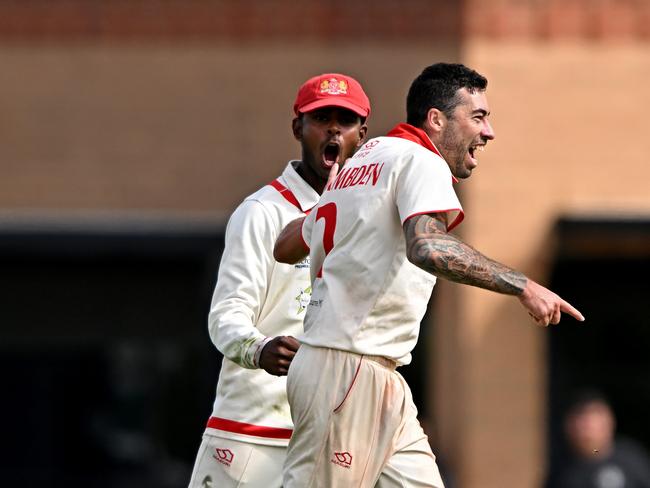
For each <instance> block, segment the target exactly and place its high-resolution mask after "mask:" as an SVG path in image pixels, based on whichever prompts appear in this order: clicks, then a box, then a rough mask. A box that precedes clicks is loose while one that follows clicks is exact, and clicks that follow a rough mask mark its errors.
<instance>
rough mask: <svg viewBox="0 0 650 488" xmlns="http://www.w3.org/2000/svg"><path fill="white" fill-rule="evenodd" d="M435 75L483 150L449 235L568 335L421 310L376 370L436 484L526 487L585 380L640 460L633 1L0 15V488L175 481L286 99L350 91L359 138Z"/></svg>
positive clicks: (638, 117)
mask: <svg viewBox="0 0 650 488" xmlns="http://www.w3.org/2000/svg"><path fill="white" fill-rule="evenodd" d="M437 61H454V62H456V61H457V62H463V63H465V64H467V65H469V66H471V67H473V68H475V69H477V70H478V71H480V72H481V73H483V74H485V75H486V76H487V77H488V79H489V87H488V96H489V101H490V105H491V108H492V112H493V115H492V122H493V126H494V128H495V130H496V134H497V139H496V141H494V142H493V143H491V144H489V145H488V150H487V151H486V153H485V154H484V155H482V157H481V161H480V163H481V164H480V167H479V168H478V169H477V170H476V171H475V173H474V177H473V178H471V179H470V180H468V181H464V182H462V183H461V184H459V185H458V189H459V192H460V193H461V199H462V201H463V203H464V207H465V210H466V220H465V222H464V223H463V225H462V226H461V227H460V229H459V233H460V234H461V235H462V237H463V238H464V239H465V240H467V241H468V242H469V243H471V244H472V245H474V246H475V247H477V248H478V249H480V250H482V251H484V252H485V253H486V254H487V255H489V256H491V257H493V258H495V259H498V260H501V261H504V262H506V263H508V264H510V265H512V266H514V267H517V268H519V269H522V270H523V271H525V272H526V273H528V274H529V275H530V276H532V277H533V278H536V279H538V280H540V281H542V282H543V283H546V284H550V285H551V286H552V287H553V288H554V289H555V290H556V291H558V292H559V293H560V294H561V295H563V296H564V297H565V298H566V299H568V300H569V301H571V302H572V303H574V305H576V306H577V307H578V308H579V309H580V310H581V311H582V312H583V313H584V314H585V316H586V317H587V322H586V323H585V324H584V325H578V324H577V323H576V322H574V321H572V320H565V321H563V323H562V324H561V325H560V326H557V327H553V328H551V329H549V330H546V329H545V330H542V329H538V328H536V327H534V326H533V325H531V322H530V321H529V318H528V317H527V315H526V314H525V313H524V312H523V311H522V309H521V308H520V307H519V305H518V304H517V302H516V300H513V299H509V298H505V297H500V296H497V295H494V294H491V293H488V292H484V291H481V290H476V289H469V288H466V287H462V286H458V285H450V284H446V283H442V284H440V285H439V287H437V288H436V290H435V292H434V299H433V300H432V306H431V310H430V313H429V314H428V317H427V319H426V321H425V322H426V323H425V324H424V327H423V333H422V339H421V341H420V344H419V346H418V349H417V351H416V357H415V361H414V364H413V365H411V366H410V367H408V368H406V370H405V372H404V374H405V376H407V377H408V379H409V382H410V383H411V384H412V386H413V389H414V393H415V396H416V398H417V401H418V403H419V407H420V410H421V413H422V416H423V421H424V422H425V423H426V425H427V426H428V429H429V432H430V433H431V441H432V445H433V446H434V449H435V451H436V452H437V453H439V454H440V457H441V460H442V462H443V463H444V466H445V470H446V472H447V473H448V476H449V480H450V483H449V484H450V486H454V487H457V488H475V487H480V488H527V487H531V488H534V487H538V486H540V485H541V483H542V481H543V479H544V477H545V476H546V473H547V471H548V470H549V469H553V468H555V467H557V466H559V465H561V464H562V461H563V455H564V446H563V443H562V438H561V425H560V418H561V414H562V409H563V407H564V403H565V401H566V399H567V398H568V397H569V395H570V394H571V393H572V391H574V390H575V389H576V388H578V387H581V386H585V385H589V386H594V387H598V388H600V389H602V390H603V391H605V392H606V393H607V394H608V396H609V397H610V399H611V400H612V403H613V406H614V408H615V410H616V412H617V414H618V425H619V431H621V432H623V433H625V434H628V435H630V436H632V437H634V438H636V439H637V440H639V441H640V442H642V443H644V444H645V446H646V447H650V423H648V421H647V412H648V410H649V409H650V382H648V378H649V377H650V357H649V356H648V354H647V350H648V348H650V320H649V319H648V315H649V313H650V305H648V300H647V296H648V292H649V291H650V290H649V287H648V284H647V280H646V277H647V276H648V272H649V271H650V165H649V164H648V163H649V162H650V161H649V159H648V156H647V154H648V150H647V148H646V147H645V146H646V144H647V143H648V139H649V135H650V132H649V123H648V107H650V90H648V88H647V86H648V79H649V78H650V0H616V1H614V0H482V1H479V0H465V1H452V0H428V1H427V0H400V1H392V0H373V1H366V2H363V1H359V2H348V1H343V0H330V1H328V2H319V1H316V0H303V1H301V2H295V1H289V0H259V1H244V0H139V1H133V0H103V1H102V0H29V1H26V0H0V67H1V69H0V270H1V272H0V365H1V369H2V373H3V385H5V388H4V394H3V397H4V398H3V401H2V402H1V403H0V405H1V406H0V412H1V413H2V417H3V419H4V424H5V427H4V428H3V433H4V435H3V442H2V443H1V447H0V453H1V456H0V483H1V484H2V485H3V486H19V485H20V486H34V487H36V486H38V487H41V488H42V487H50V486H52V487H55V486H56V487H58V486H65V487H76V486H94V487H118V486H119V487H130V486H138V487H148V486H157V487H181V486H185V484H186V483H187V480H188V476H189V470H190V469H191V465H192V462H193V458H194V456H195V454H196V449H197V448H198V444H199V442H200V435H201V433H202V430H203V427H204V424H205V421H206V419H207V417H208V415H209V412H210V407H211V402H212V399H213V389H214V386H215V384H216V378H217V373H218V367H219V363H220V358H219V357H218V354H217V353H216V350H215V349H214V347H213V346H212V345H211V343H210V341H209V338H208V335H207V330H206V316H207V310H208V306H209V300H210V295H211V292H212V287H213V285H214V280H215V277H216V271H217V267H218V262H219V257H220V252H221V246H222V238H223V231H224V226H225V222H226V219H227V217H228V215H229V213H230V212H231V211H232V210H233V208H234V207H235V206H236V205H237V204H238V203H239V202H240V201H241V199H242V198H243V197H244V196H246V195H247V194H249V193H250V192H252V191H254V190H255V189H257V188H258V187H260V186H261V185H263V184H265V183H267V182H268V181H270V180H271V179H272V178H273V177H275V176H276V175H277V174H278V173H279V172H280V171H281V169H282V168H283V166H284V164H285V163H286V161H287V160H289V159H291V158H298V157H299V156H300V154H299V146H298V144H297V143H296V142H295V141H294V140H293V139H292V136H291V132H290V121H291V117H292V112H291V106H292V103H293V98H294V96H295V92H296V90H297V88H298V86H299V85H300V84H301V83H302V82H303V81H304V80H305V79H307V78H308V77H310V76H312V75H315V74H318V73H322V72H328V71H340V72H345V73H349V74H351V75H353V76H355V77H356V78H358V79H359V80H360V81H361V82H362V83H363V84H364V86H365V88H366V91H367V93H368V94H369V96H370V98H371V100H372V103H373V114H372V116H371V118H370V121H369V126H370V135H371V136H374V135H381V134H382V133H384V132H385V131H386V130H388V129H389V128H391V127H392V125H393V124H394V123H396V122H398V121H403V120H404V118H405V115H404V105H405V103H404V100H405V95H406V91H407V89H408V86H409V85H410V82H411V81H412V79H413V78H414V77H415V76H416V75H417V74H419V72H420V71H421V69H422V68H423V67H424V66H426V65H429V64H431V63H433V62H437Z"/></svg>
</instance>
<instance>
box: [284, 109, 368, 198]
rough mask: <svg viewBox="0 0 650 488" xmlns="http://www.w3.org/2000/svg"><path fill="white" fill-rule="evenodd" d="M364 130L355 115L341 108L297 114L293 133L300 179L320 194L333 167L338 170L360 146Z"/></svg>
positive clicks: (364, 126)
mask: <svg viewBox="0 0 650 488" xmlns="http://www.w3.org/2000/svg"><path fill="white" fill-rule="evenodd" d="M366 131H367V127H366V125H365V123H363V122H362V119H361V117H360V116H359V115H357V114H356V113H354V112H352V111H351V110H347V109H345V108H341V107H324V108H320V109H317V110H314V111H313V112H307V113H304V114H301V116H300V117H298V118H296V119H294V121H293V133H294V136H295V138H296V139H297V140H299V141H300V143H301V145H302V164H301V175H302V176H303V178H305V180H306V181H307V182H308V183H309V184H310V185H311V186H312V187H313V188H314V189H316V190H317V191H319V192H320V191H322V188H323V186H324V185H325V183H326V182H327V177H328V175H329V172H330V169H332V166H333V165H334V163H339V166H342V165H343V164H344V163H345V160H346V159H348V158H349V157H351V156H352V155H353V154H354V153H355V151H356V150H357V149H358V148H359V146H361V143H362V142H363V140H364V138H365V136H366Z"/></svg>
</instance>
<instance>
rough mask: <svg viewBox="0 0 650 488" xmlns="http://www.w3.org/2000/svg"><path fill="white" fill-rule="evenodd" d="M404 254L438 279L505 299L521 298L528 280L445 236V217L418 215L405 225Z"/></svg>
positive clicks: (450, 236) (455, 239) (460, 242)
mask: <svg viewBox="0 0 650 488" xmlns="http://www.w3.org/2000/svg"><path fill="white" fill-rule="evenodd" d="M404 232H405V235H406V252H407V255H408V258H409V260H410V261H411V262H412V263H413V264H415V265H416V266H418V267H420V268H422V269H424V270H425V271H428V272H429V273H432V274H434V275H436V276H438V277H441V278H445V279H447V280H450V281H455V282H457V283H463V284H466V285H472V286H478V287H480V288H485V289H487V290H492V291H495V292H497V293H504V294H507V295H520V294H521V293H522V292H523V291H524V288H525V287H526V282H527V278H526V276H524V275H523V274H522V273H520V272H519V271H516V270H514V269H511V268H508V267H507V266H505V265H503V264H501V263H498V262H496V261H493V260H492V259H490V258H488V257H486V256H484V255H483V254H481V253H480V252H478V251H477V250H476V249H474V248H473V247H471V246H469V245H468V244H465V243H464V242H463V241H461V240H460V239H458V238H456V237H454V236H453V235H451V234H448V233H447V217H446V214H433V216H432V215H418V216H415V217H412V218H410V219H409V220H407V221H406V222H405V223H404Z"/></svg>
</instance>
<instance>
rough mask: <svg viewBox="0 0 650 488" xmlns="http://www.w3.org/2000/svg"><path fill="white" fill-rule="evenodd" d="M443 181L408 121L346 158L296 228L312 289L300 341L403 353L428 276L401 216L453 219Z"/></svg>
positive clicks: (457, 216)
mask: <svg viewBox="0 0 650 488" xmlns="http://www.w3.org/2000/svg"><path fill="white" fill-rule="evenodd" d="M452 182H453V176H452V174H451V171H450V170H449V166H448V165H447V163H446V162H445V161H444V160H443V159H442V157H441V156H440V154H439V153H438V151H437V149H436V148H435V147H434V146H433V143H432V142H431V140H430V139H429V137H428V136H427V135H426V133H425V132H424V131H422V130H420V129H417V128H415V127H413V126H411V125H408V124H399V125H398V126H397V127H395V128H394V129H393V130H392V131H391V132H390V133H389V134H388V136H386V137H378V138H375V139H372V140H370V141H369V142H367V143H366V144H365V145H364V146H363V147H362V148H361V149H360V150H359V151H358V152H357V153H356V154H355V155H354V157H353V158H352V159H351V160H349V161H348V162H347V163H346V165H345V166H344V167H343V169H342V170H341V171H340V173H339V175H338V177H337V178H336V180H335V181H334V182H333V183H332V184H331V185H330V186H329V187H328V188H327V189H326V191H325V192H324V193H323V196H322V197H321V200H320V201H319V203H318V205H317V207H316V208H314V209H313V210H312V212H311V213H310V214H309V216H308V217H307V218H306V219H305V221H304V223H303V227H302V236H303V239H304V240H305V243H306V244H307V245H308V247H309V248H310V258H311V275H312V288H313V291H312V296H311V300H310V302H309V306H308V307H307V314H306V317H305V332H304V334H303V335H302V336H301V337H300V340H301V341H302V342H304V343H306V344H310V345H312V346H317V347H328V348H332V349H342V350H345V351H351V352H355V353H358V354H368V355H378V356H384V357H387V358H390V359H393V360H395V361H397V362H398V364H408V363H409V362H410V360H411V356H410V352H411V350H412V349H413V347H415V343H416V342H417V338H418V333H419V329H420V321H421V320H422V317H423V316H424V313H425V311H426V307H427V303H428V301H429V298H430V296H431V291H432V290H433V286H434V284H435V281H436V278H435V276H433V275H431V274H429V273H427V272H425V271H423V270H421V269H420V268H418V267H416V266H415V265H413V264H412V263H411V262H410V261H409V260H408V259H407V257H406V241H405V238H404V232H403V230H402V224H403V223H404V221H405V220H407V219H408V218H409V217H412V216H414V215H417V214H424V213H432V212H447V213H448V214H449V219H448V221H449V222H450V224H449V228H448V230H451V229H452V228H453V227H455V226H456V225H458V224H459V223H460V221H461V220H462V218H463V212H462V208H461V206H460V203H459V201H458V198H457V197H456V194H455V193H454V190H453V187H452ZM319 275H320V276H319Z"/></svg>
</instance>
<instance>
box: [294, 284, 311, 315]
mask: <svg viewBox="0 0 650 488" xmlns="http://www.w3.org/2000/svg"><path fill="white" fill-rule="evenodd" d="M310 299H311V286H308V287H307V288H305V289H304V290H303V289H302V288H301V289H300V291H299V292H298V295H296V302H298V311H297V312H296V313H298V314H301V313H302V312H304V311H305V308H307V305H309V300H310Z"/></svg>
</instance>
